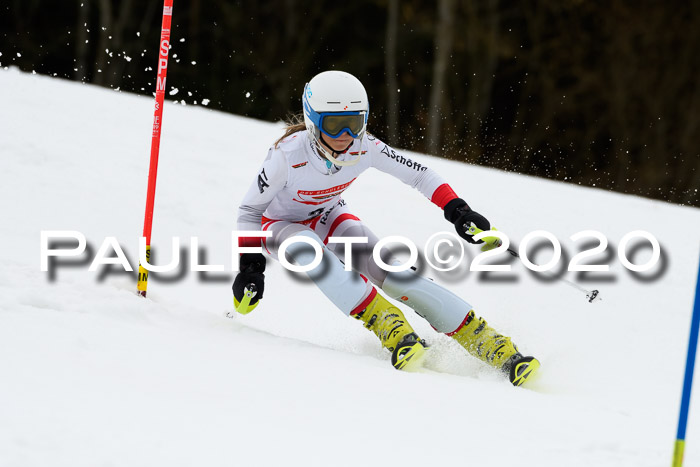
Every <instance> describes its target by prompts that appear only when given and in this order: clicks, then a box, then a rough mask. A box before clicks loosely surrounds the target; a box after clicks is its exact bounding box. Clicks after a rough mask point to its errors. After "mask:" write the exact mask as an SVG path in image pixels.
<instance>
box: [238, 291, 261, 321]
mask: <svg viewBox="0 0 700 467" xmlns="http://www.w3.org/2000/svg"><path fill="white" fill-rule="evenodd" d="M257 294H258V288H257V287H256V286H255V284H253V283H250V284H248V285H246V286H245V289H244V290H243V299H242V300H241V303H240V304H239V305H238V306H237V307H236V311H237V312H238V313H240V314H242V315H247V314H248V313H250V312H251V311H253V308H255V305H257V303H256V304H255V305H253V306H251V305H250V301H251V300H252V299H253V297H255V296H256V295H257Z"/></svg>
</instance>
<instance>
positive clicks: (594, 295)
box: [506, 248, 603, 303]
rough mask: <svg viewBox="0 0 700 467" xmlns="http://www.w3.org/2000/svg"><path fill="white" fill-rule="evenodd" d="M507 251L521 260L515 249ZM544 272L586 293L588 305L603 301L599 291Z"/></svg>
mask: <svg viewBox="0 0 700 467" xmlns="http://www.w3.org/2000/svg"><path fill="white" fill-rule="evenodd" d="M506 251H508V253H510V254H511V255H512V256H515V257H516V258H518V259H520V255H519V254H518V252H517V251H515V250H513V249H511V248H508V250H506ZM542 272H544V273H545V274H547V275H548V276H549V277H553V278H554V279H556V280H558V281H562V282H563V283H565V284H566V285H568V286H570V287H573V288H575V289H577V290H580V291H581V292H583V293H585V294H586V298H587V299H588V303H593V302H594V301H596V300H603V299H602V298H600V297H599V295H600V292H599V291H598V290H597V289H595V290H587V289H584V288H583V287H581V286H580V285H578V284H576V283H574V282H571V281H570V280H568V279H564V278H563V277H559V276H557V275H556V274H554V273H553V272H550V271H542Z"/></svg>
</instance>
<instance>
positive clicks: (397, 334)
mask: <svg viewBox="0 0 700 467" xmlns="http://www.w3.org/2000/svg"><path fill="white" fill-rule="evenodd" d="M352 316H354V317H355V318H357V319H359V320H360V321H362V322H363V323H364V325H365V327H366V328H367V329H369V330H370V331H372V332H374V334H376V335H377V337H378V338H379V340H380V341H381V343H382V346H384V347H386V348H387V349H388V350H389V351H390V352H391V364H392V365H394V368H396V369H398V370H406V371H411V370H415V369H418V368H420V366H421V364H422V362H423V359H424V357H425V350H426V349H427V348H428V345H427V344H426V343H425V341H424V340H423V339H421V338H420V337H418V335H417V334H416V333H415V332H414V331H413V328H412V327H411V325H410V324H408V321H406V317H405V316H404V315H403V313H402V312H401V310H399V309H398V308H396V307H395V306H394V305H392V304H391V303H389V301H388V300H386V299H385V298H384V297H382V296H381V295H380V294H379V293H377V294H376V296H375V297H374V299H372V301H371V302H370V303H369V305H367V307H366V308H365V309H363V310H362V311H360V312H359V313H356V314H353V315H352Z"/></svg>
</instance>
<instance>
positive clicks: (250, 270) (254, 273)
mask: <svg viewBox="0 0 700 467" xmlns="http://www.w3.org/2000/svg"><path fill="white" fill-rule="evenodd" d="M266 262H267V261H266V260H265V257H264V256H263V255H262V254H260V253H243V254H242V255H241V260H240V268H239V270H240V272H239V273H238V275H237V276H236V279H235V280H234V281H233V287H231V288H232V289H233V303H234V305H235V307H236V310H238V306H239V305H240V303H241V302H242V301H243V296H244V295H245V289H246V288H247V287H248V286H249V285H251V284H252V285H253V286H254V289H255V292H256V294H255V296H254V297H253V298H252V299H251V300H250V304H249V307H248V310H245V311H244V312H245V313H248V312H250V311H252V310H253V308H255V307H256V306H257V305H258V302H259V301H260V299H262V298H263V292H264V291H265V274H264V272H265V264H266Z"/></svg>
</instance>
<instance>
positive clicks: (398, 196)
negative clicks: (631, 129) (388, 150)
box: [0, 69, 700, 467]
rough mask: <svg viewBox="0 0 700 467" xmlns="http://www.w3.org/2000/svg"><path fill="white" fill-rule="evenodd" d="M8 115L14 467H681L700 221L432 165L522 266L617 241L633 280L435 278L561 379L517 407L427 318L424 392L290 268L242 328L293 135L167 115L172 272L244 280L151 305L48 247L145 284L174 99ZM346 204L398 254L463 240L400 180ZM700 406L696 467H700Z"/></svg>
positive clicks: (24, 101) (122, 281) (615, 197)
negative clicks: (654, 264) (253, 192)
mask: <svg viewBox="0 0 700 467" xmlns="http://www.w3.org/2000/svg"><path fill="white" fill-rule="evenodd" d="M0 106H1V110H0V155H1V156H0V177H2V178H1V183H0V200H1V201H0V203H1V205H2V210H1V213H2V221H1V222H0V235H1V236H2V249H1V250H0V251H1V257H0V259H1V261H0V421H1V422H0V465H1V466H4V467H9V466H46V465H51V466H71V467H78V466H149V467H150V466H154V465H167V466H181V465H182V466H186V465H188V466H189V465H206V466H224V465H227V466H230V465H246V466H247V465H324V466H327V465H333V466H335V465H338V466H345V465H348V466H349V465H398V464H407V463H410V464H417V465H475V466H477V465H479V466H511V465H527V466H592V465H595V466H635V467H639V466H659V465H668V464H670V460H671V453H672V448H673V441H674V439H675V430H676V423H677V417H678V409H679V405H680V394H681V384H682V377H683V371H684V364H685V352H686V347H687V338H688V329H689V323H690V313H691V309H692V300H693V290H694V284H695V278H696V270H697V263H698V256H699V249H698V247H699V246H698V241H697V235H698V234H697V232H698V231H699V230H700V210H698V209H693V208H688V207H679V206H674V205H671V204H667V203H663V202H659V201H651V200H648V199H642V198H638V197H633V196H626V195H619V194H613V193H609V192H605V191H603V190H597V189H589V188H582V187H576V186H572V185H568V184H563V183H558V182H551V181H545V180H541V179H536V178H531V177H525V176H519V175H515V174H508V173H503V172H499V171H495V170H490V169H486V168H480V167H474V166H470V165H465V164H461V163H457V162H450V161H447V160H442V159H434V158H430V157H427V156H424V155H419V154H411V157H413V158H415V159H417V160H418V161H419V162H421V163H425V164H428V165H429V166H431V167H432V168H434V169H435V170H437V171H438V172H439V173H441V174H442V175H443V176H445V177H446V178H447V179H448V180H449V181H450V183H451V185H452V186H453V187H454V189H455V190H456V191H457V192H458V193H459V194H460V195H461V196H463V197H464V198H466V199H467V200H468V201H469V202H470V204H471V205H472V206H473V207H474V208H475V209H477V210H478V211H480V212H482V213H484V214H485V215H487V216H488V218H489V219H490V220H491V221H492V222H493V223H494V224H495V225H496V226H497V227H498V228H499V229H500V230H502V231H504V232H506V233H507V234H508V235H509V236H510V237H511V239H512V240H513V241H514V242H516V241H517V240H518V239H520V238H522V237H523V236H524V235H525V234H527V233H528V232H530V231H533V230H538V229H544V230H548V231H551V232H553V233H554V234H555V235H556V236H557V237H558V238H559V239H560V241H561V242H562V244H563V247H564V249H565V251H567V252H568V253H569V256H571V255H572V254H574V253H575V252H576V251H577V247H578V246H579V245H578V244H575V243H574V242H572V241H571V240H569V236H570V235H572V234H574V233H576V232H579V231H581V230H588V229H595V230H599V231H601V232H603V233H604V234H605V235H606V236H607V237H608V239H609V240H610V246H609V248H608V251H609V252H611V253H610V256H609V257H605V255H600V256H598V257H596V258H594V259H596V260H599V261H603V262H607V263H608V264H610V265H611V272H610V273H609V274H607V275H604V276H605V277H601V274H598V275H591V276H592V277H594V278H596V277H597V278H598V279H596V280H594V281H593V282H585V283H584V282H579V283H580V285H582V286H583V287H586V288H589V289H592V288H598V289H600V290H601V294H602V296H603V298H604V301H602V302H599V303H596V304H589V303H587V301H586V300H585V298H584V297H583V295H582V294H581V293H580V292H578V291H576V290H574V289H572V288H570V287H567V286H566V285H563V284H561V283H556V282H555V283H551V282H544V281H541V280H536V279H535V278H533V274H531V273H529V272H528V271H527V270H525V268H524V267H523V266H522V264H515V265H514V273H513V274H512V275H511V276H513V277H515V278H516V280H515V282H512V281H511V282H504V281H495V280H491V281H484V280H477V279H478V277H477V274H476V273H468V272H466V271H465V268H462V269H460V272H454V273H451V274H445V273H435V272H434V271H433V272H430V270H428V271H427V272H426V273H427V274H429V275H432V276H433V277H434V278H435V280H436V281H438V282H440V283H443V284H445V285H446V286H448V287H449V288H451V290H453V291H454V292H456V293H458V294H459V295H461V296H462V297H464V298H465V299H466V300H468V301H469V302H470V303H472V304H473V305H474V306H475V309H476V310H477V313H478V314H480V315H483V316H484V317H486V318H487V319H488V321H489V323H490V324H492V325H493V326H494V327H496V328H497V329H500V330H502V331H503V332H505V333H508V334H509V335H512V336H513V338H514V340H515V342H516V343H518V345H519V346H520V348H521V350H523V351H524V352H525V353H531V354H534V355H536V356H538V358H539V359H540V360H541V361H542V364H543V369H542V375H541V378H540V379H539V381H538V382H537V384H536V385H535V386H534V387H533V388H531V389H525V388H513V387H512V386H510V385H509V384H508V382H507V381H504V380H503V379H502V378H501V377H499V375H497V374H496V373H495V372H494V371H492V370H491V369H490V368H487V367H486V366H485V365H482V364H481V363H480V362H478V361H476V360H475V359H473V358H472V357H470V356H468V355H467V354H466V352H464V351H463V350H462V349H461V348H460V347H459V346H458V345H457V344H455V343H454V342H453V341H451V340H450V339H449V338H447V337H445V336H442V335H438V334H436V333H435V332H434V331H433V330H432V329H431V328H430V327H429V326H428V325H427V324H426V323H425V322H422V320H421V319H420V318H419V317H418V316H417V315H415V314H414V313H412V312H410V311H408V310H407V316H408V317H409V320H410V321H411V322H412V323H413V325H414V327H415V328H416V329H417V330H418V331H419V333H420V334H421V335H422V336H423V337H425V338H426V339H428V341H429V342H430V343H431V344H432V345H433V349H432V351H431V354H430V356H429V359H428V360H427V362H426V367H427V370H425V371H424V372H421V373H413V374H408V373H403V372H398V371H395V370H394V369H393V368H391V366H390V364H389V355H388V353H387V352H385V351H383V350H382V349H381V347H380V345H379V343H378V342H377V340H376V338H375V337H374V335H372V334H371V333H369V332H367V331H366V330H364V329H363V328H362V327H361V326H360V324H359V323H358V322H356V321H355V320H351V319H348V318H346V317H345V316H343V315H342V314H341V313H340V312H338V311H337V310H335V309H334V308H333V306H332V305H331V304H330V303H329V302H328V301H327V299H326V298H325V297H324V296H323V295H322V294H321V293H320V292H318V291H317V290H315V288H314V287H313V286H312V285H310V284H308V283H305V282H303V281H300V280H299V279H298V278H295V277H293V276H292V275H291V274H290V273H288V272H287V271H285V270H284V269H283V268H282V267H281V266H280V265H279V264H276V263H275V264H272V263H269V264H268V274H267V290H266V292H265V299H264V300H263V302H262V303H261V305H260V306H259V307H258V308H257V309H256V310H255V312H253V313H252V314H250V315H248V316H238V317H236V319H227V318H224V317H223V314H224V312H226V311H228V310H230V309H231V291H230V283H231V278H232V273H231V272H230V268H231V266H230V255H231V253H230V244H231V240H230V232H231V231H232V230H234V229H235V213H236V209H237V206H238V202H239V200H240V199H241V197H242V195H243V193H244V191H245V190H246V188H247V186H248V185H249V183H250V182H251V180H253V178H254V177H255V175H256V173H257V169H258V167H259V165H260V163H261V162H262V160H263V158H264V157H265V155H266V152H267V149H268V146H269V145H270V144H271V142H272V141H274V139H276V137H277V136H278V135H279V134H280V128H281V125H280V124H270V123H264V122H259V121H254V120H251V119H246V118H242V117H236V116H231V115H226V114H222V113H217V112H213V111H210V110H206V109H203V108H201V107H193V106H187V107H183V106H179V105H175V104H172V103H166V106H165V107H166V108H165V113H164V129H163V135H162V145H161V158H160V166H159V179H158V192H157V196H156V208H155V221H154V233H153V242H152V243H153V245H154V248H160V249H161V250H160V251H161V253H160V255H159V256H158V257H157V258H156V262H157V263H164V262H166V261H167V260H168V259H169V257H170V254H171V253H170V238H171V237H172V236H180V237H182V238H183V239H184V240H188V239H189V238H190V237H192V236H197V237H199V241H200V245H201V246H204V247H205V248H206V252H207V257H206V261H207V263H209V264H223V265H225V267H226V273H218V274H213V273H212V274H210V280H208V281H202V280H199V279H198V276H197V275H196V274H195V273H192V272H185V273H184V278H181V279H180V280H173V281H170V282H164V281H162V280H160V281H159V280H157V278H158V277H157V275H156V274H152V276H151V280H150V281H149V298H148V299H145V300H144V299H142V298H139V297H137V296H136V295H135V293H134V290H135V274H134V273H128V274H125V273H123V272H122V273H117V272H116V270H113V271H112V273H109V274H106V277H101V278H100V277H99V275H98V273H95V272H89V271H88V270H87V269H88V265H89V261H90V260H91V258H87V259H85V258H83V261H82V262H81V263H80V264H78V265H74V266H73V267H62V268H60V269H58V271H57V272H56V278H55V280H53V281H51V280H50V279H49V277H48V274H47V273H45V272H41V271H40V268H39V264H40V262H39V240H40V231H42V230H79V231H81V232H83V233H84V234H85V235H86V236H87V239H88V241H89V243H90V244H91V246H92V248H93V254H94V251H96V250H97V248H99V246H100V244H101V242H102V240H103V239H104V238H105V237H107V236H115V237H116V238H117V239H118V240H119V243H120V244H121V245H122V247H123V248H124V250H125V251H126V252H127V254H128V257H129V259H130V261H131V264H132V265H134V266H136V265H137V264H138V259H137V251H138V250H137V245H138V243H137V242H138V237H139V235H140V233H141V230H142V226H143V209H144V201H145V195H146V179H147V171H148V163H149V148H150V126H151V119H152V109H153V99H152V98H149V97H139V96H134V95H129V94H124V93H118V92H113V91H109V90H105V89H102V88H98V87H92V86H88V85H81V84H78V83H74V82H67V81H63V80H60V79H55V78H48V77H42V76H32V75H28V74H23V73H20V72H18V71H16V70H12V69H10V70H0ZM346 199H347V201H348V203H349V205H350V206H352V207H353V210H354V211H355V213H356V214H357V215H358V216H359V217H360V218H362V219H363V220H364V221H365V222H366V223H367V224H368V225H369V226H371V228H372V229H373V230H374V231H375V232H376V233H377V234H378V235H379V236H380V237H383V236H387V235H407V236H409V237H410V238H411V239H413V240H414V241H415V242H416V244H417V245H419V246H422V245H424V243H425V241H426V240H427V239H428V237H429V236H430V235H432V234H433V233H435V232H438V231H441V230H449V225H447V224H446V222H445V221H444V219H443V218H442V212H440V211H439V210H437V209H436V208H435V206H433V205H432V204H431V203H430V202H428V201H427V200H425V199H424V198H423V197H422V196H421V195H420V193H418V192H416V191H414V190H411V189H410V188H408V187H406V186H404V185H402V184H401V183H400V182H398V181H396V180H393V179H391V178H390V177H389V176H387V175H385V174H382V173H379V172H376V171H371V172H370V173H366V174H365V175H364V176H363V177H362V178H360V179H359V180H358V181H357V182H356V183H355V184H354V186H353V187H352V188H351V189H350V190H349V191H348V192H346ZM378 200H381V201H382V204H381V205H379V206H378V205H377V201H378ZM637 229H644V230H647V231H649V232H651V233H652V234H653V235H654V236H656V238H658V239H659V241H660V243H661V245H662V246H663V252H664V258H665V261H666V267H665V269H664V270H662V271H661V273H659V274H657V275H656V277H655V278H652V280H648V281H641V280H637V279H635V278H634V277H633V275H632V274H631V273H629V271H627V270H626V269H624V268H623V267H622V265H621V264H620V262H619V261H618V259H617V256H616V254H615V251H616V248H617V244H618V243H619V241H620V239H621V238H622V236H623V235H624V234H626V233H627V232H630V231H632V230H637ZM468 250H469V253H468V255H470V257H471V258H473V257H474V254H475V249H474V248H473V247H471V248H469V247H468ZM547 257H548V253H547V251H546V250H545V251H543V252H542V253H541V257H539V258H540V261H546V259H547ZM646 257H649V250H647V249H643V250H641V252H639V254H638V255H636V257H635V262H637V263H642V262H644V261H645V259H646ZM465 264H468V263H465ZM563 264H565V263H563ZM162 276H172V274H163V275H162ZM491 277H492V279H493V277H496V278H498V277H499V276H497V275H496V276H494V275H492V276H491ZM565 277H567V278H568V279H570V280H576V281H579V279H580V278H579V277H578V276H577V275H576V274H575V273H567V274H566V276H565ZM216 278H218V279H219V280H211V279H216ZM696 373H697V370H696ZM696 386H697V384H696ZM697 394H698V390H697V387H696V388H695V395H696V397H695V400H694V401H693V403H692V404H691V413H690V420H689V427H688V434H687V449H686V465H688V466H691V465H700V416H699V415H698V414H699V413H700V412H699V411H700V408H699V407H698V399H697Z"/></svg>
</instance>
